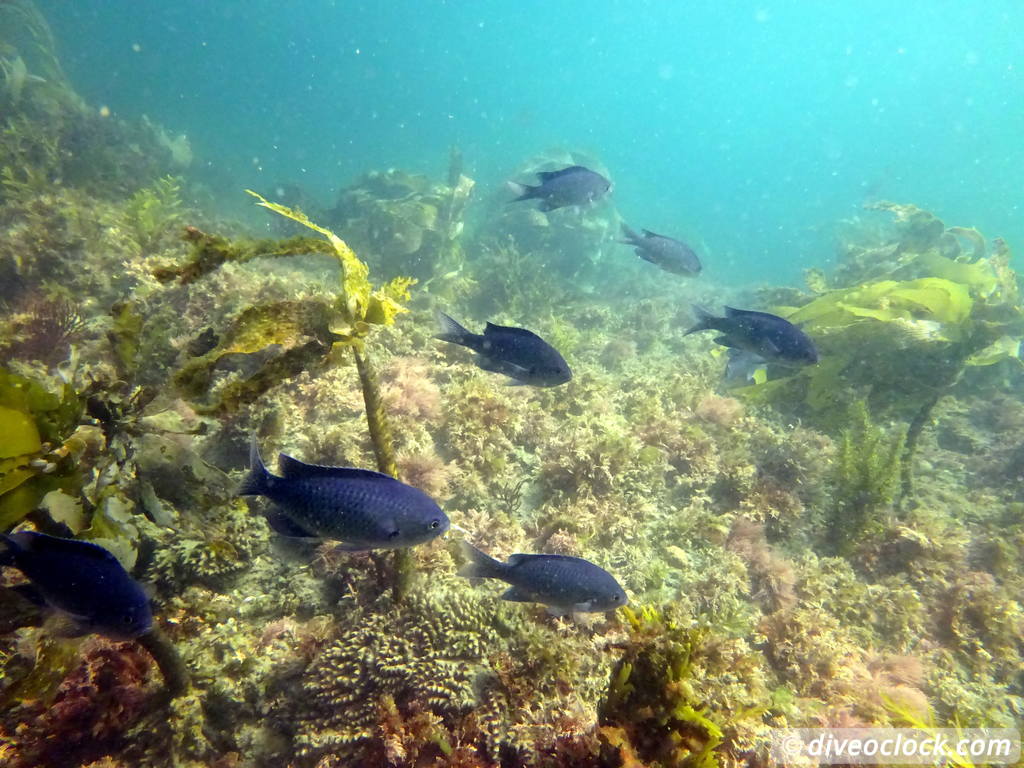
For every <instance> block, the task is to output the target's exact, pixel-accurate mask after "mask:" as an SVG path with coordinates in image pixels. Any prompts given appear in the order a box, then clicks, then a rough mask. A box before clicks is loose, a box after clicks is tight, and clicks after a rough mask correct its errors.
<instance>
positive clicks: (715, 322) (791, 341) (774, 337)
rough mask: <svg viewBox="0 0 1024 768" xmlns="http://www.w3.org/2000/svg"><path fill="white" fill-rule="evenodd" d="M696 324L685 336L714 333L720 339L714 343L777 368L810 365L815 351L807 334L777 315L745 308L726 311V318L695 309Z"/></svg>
mask: <svg viewBox="0 0 1024 768" xmlns="http://www.w3.org/2000/svg"><path fill="white" fill-rule="evenodd" d="M694 311H696V313H697V320H698V322H697V324H696V325H695V326H693V327H692V328H691V329H690V330H688V331H687V332H686V335H689V334H691V333H697V332H698V331H707V330H715V331H718V332H719V333H720V334H721V336H718V337H716V338H715V342H716V343H718V344H722V345H723V346H726V347H733V348H735V349H742V350H744V351H746V352H750V353H753V354H755V355H757V356H758V357H760V358H761V359H762V360H766V361H768V362H770V363H778V364H780V365H790V366H799V365H813V364H814V363H817V362H818V350H817V349H816V348H815V346H814V342H813V341H811V340H810V338H809V337H808V336H807V334H806V333H804V332H803V331H801V330H800V329H799V328H797V327H796V326H795V325H793V324H792V323H791V322H789V321H788V320H786V319H785V318H782V317H779V316H778V315H772V314H769V313H767V312H754V311H751V310H747V309H733V308H732V307H726V308H725V317H717V316H715V315H713V314H711V313H710V312H708V311H707V310H704V309H701V308H700V307H694Z"/></svg>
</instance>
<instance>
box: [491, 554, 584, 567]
mask: <svg viewBox="0 0 1024 768" xmlns="http://www.w3.org/2000/svg"><path fill="white" fill-rule="evenodd" d="M534 559H541V560H562V561H563V562H572V563H588V564H590V565H593V563H591V562H590V561H589V560H584V559H583V558H582V557H574V556H573V555H536V554H531V555H526V554H522V553H516V554H514V555H509V558H508V560H506V561H505V564H506V565H521V564H522V563H524V562H526V561H527V560H534Z"/></svg>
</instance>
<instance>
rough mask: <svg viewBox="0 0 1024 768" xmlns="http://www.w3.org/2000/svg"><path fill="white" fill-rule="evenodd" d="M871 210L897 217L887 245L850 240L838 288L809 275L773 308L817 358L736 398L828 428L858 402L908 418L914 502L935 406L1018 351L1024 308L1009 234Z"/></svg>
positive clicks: (890, 206) (907, 466)
mask: <svg viewBox="0 0 1024 768" xmlns="http://www.w3.org/2000/svg"><path fill="white" fill-rule="evenodd" d="M872 208H874V209H878V210H882V211H887V212H891V213H894V214H895V215H896V227H895V228H894V230H893V235H892V238H893V240H892V242H890V243H886V244H885V245H883V246H876V247H874V248H871V249H869V250H868V251H867V252H866V251H865V250H864V249H856V248H851V249H850V250H849V251H847V253H846V254H845V257H846V262H844V263H843V264H842V265H841V266H840V268H839V269H837V273H836V277H835V281H834V284H833V285H832V286H828V285H827V278H825V277H824V275H823V274H822V273H820V272H814V273H813V274H812V276H811V277H812V279H811V281H810V284H811V285H812V286H814V287H815V288H816V289H817V295H816V296H813V297H811V298H810V299H809V300H806V299H805V303H802V305H801V306H798V307H780V308H778V311H779V312H780V314H782V315H783V316H784V317H786V319H787V320H789V321H790V322H792V323H795V324H798V325H800V326H801V328H802V329H803V330H804V331H805V332H806V333H807V334H808V335H809V336H811V337H812V338H813V339H814V341H815V343H816V344H817V345H818V347H819V350H820V352H821V358H822V362H821V363H819V364H818V365H815V366H810V367H807V368H804V369H802V370H800V371H799V372H798V373H796V374H794V375H788V376H780V377H778V378H770V380H768V381H765V382H763V383H758V384H755V385H753V386H750V387H745V388H741V389H738V390H736V391H735V394H737V395H739V396H742V397H744V398H748V399H751V400H752V401H756V402H770V403H772V404H773V405H775V406H776V407H779V408H784V409H788V410H790V411H792V412H795V413H796V414H799V415H800V416H802V417H804V418H807V419H810V420H812V421H813V422H814V423H817V424H820V425H822V426H825V427H831V428H834V427H836V426H837V425H838V424H840V423H841V421H842V417H843V416H842V405H843V404H844V403H847V402H850V401H851V400H856V399H858V398H863V399H865V401H866V402H867V407H868V408H869V409H870V411H871V412H872V413H874V414H876V416H878V417H882V418H903V419H906V420H907V421H908V422H909V425H908V429H907V436H906V443H905V446H904V455H903V474H902V480H901V483H902V489H901V494H902V496H903V497H904V498H906V499H909V498H910V497H911V495H912V493H913V457H914V453H915V451H916V449H917V446H918V442H919V439H920V435H921V432H922V430H923V429H924V428H925V426H926V425H927V424H928V422H929V420H930V418H931V415H932V412H933V410H934V409H935V407H936V405H937V404H938V403H939V401H940V400H941V399H942V397H944V396H945V395H947V394H949V393H950V392H951V391H952V390H953V388H954V387H955V386H956V385H957V384H959V383H960V382H961V380H962V379H963V378H964V376H965V375H967V374H968V373H969V372H970V371H971V369H972V368H976V367H978V366H988V365H992V364H995V363H997V362H1000V361H1002V360H1007V359H1012V358H1014V357H1015V355H1016V344H1015V342H1014V340H1015V339H1018V338H1020V337H1021V336H1024V311H1022V309H1021V306H1020V292H1019V287H1018V281H1017V276H1016V274H1015V273H1014V271H1013V270H1012V269H1011V268H1010V266H1009V264H1010V252H1009V249H1008V247H1007V246H1006V244H1005V243H1004V242H1003V241H1002V240H996V241H994V243H993V244H992V246H991V249H989V248H987V247H986V244H985V241H984V239H983V238H982V236H981V235H980V234H979V233H978V232H977V231H975V230H966V229H963V228H957V227H954V228H946V227H945V225H943V224H942V222H941V221H939V220H938V219H936V218H935V217H934V216H932V215H931V214H930V213H927V212H925V211H922V210H921V209H919V208H917V207H915V206H912V205H896V204H894V203H884V202H883V203H875V204H873V206H872ZM964 243H966V245H964ZM794 298H795V297H794Z"/></svg>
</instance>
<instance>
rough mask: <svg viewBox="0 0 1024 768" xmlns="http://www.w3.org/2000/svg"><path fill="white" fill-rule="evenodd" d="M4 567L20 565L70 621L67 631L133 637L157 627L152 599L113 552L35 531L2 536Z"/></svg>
mask: <svg viewBox="0 0 1024 768" xmlns="http://www.w3.org/2000/svg"><path fill="white" fill-rule="evenodd" d="M0 565H7V566H10V567H12V568H17V569H18V570H19V571H21V572H22V573H23V574H25V576H26V577H27V578H28V580H29V582H30V586H31V589H32V591H34V593H35V594H36V595H37V596H38V597H39V598H41V600H42V601H43V602H44V603H45V604H46V605H47V606H49V607H51V608H53V609H55V610H56V611H58V613H59V614H61V616H62V618H63V619H65V620H66V621H65V626H64V627H62V628H61V634H66V635H69V636H78V635H85V634H89V633H93V632H95V633H96V634H99V635H105V636H106V637H109V638H111V639H114V640H130V639H132V638H136V637H139V636H141V635H144V634H146V633H147V632H149V631H150V630H151V629H152V628H153V613H152V610H151V609H150V606H149V597H148V596H147V595H146V592H145V591H144V590H143V588H142V585H140V584H139V583H138V582H137V581H135V580H134V579H133V578H132V577H131V576H130V575H128V572H127V571H125V569H124V568H123V567H122V565H121V563H120V562H118V560H117V558H116V557H114V556H113V555H112V554H111V553H110V552H109V551H107V550H106V549H104V548H103V547H101V546H99V545H98V544H93V543H92V542H89V541H80V540H78V539H61V538H58V537H56V536H47V535H46V534H44V533H36V532H35V531H17V532H16V533H11V534H7V535H2V534H0Z"/></svg>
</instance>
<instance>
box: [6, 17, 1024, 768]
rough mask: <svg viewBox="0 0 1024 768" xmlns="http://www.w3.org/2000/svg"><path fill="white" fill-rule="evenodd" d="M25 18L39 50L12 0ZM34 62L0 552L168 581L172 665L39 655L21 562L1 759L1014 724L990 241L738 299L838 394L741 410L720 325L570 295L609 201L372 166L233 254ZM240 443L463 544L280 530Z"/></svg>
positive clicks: (18, 129)
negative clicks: (488, 348)
mask: <svg viewBox="0 0 1024 768" xmlns="http://www.w3.org/2000/svg"><path fill="white" fill-rule="evenodd" d="M2 14H8V15H11V14H21V15H20V16H17V18H18V19H20V21H19V23H22V24H29V26H28V27H26V28H25V29H26V30H27V32H26V34H29V35H30V36H31V37H32V39H33V40H45V38H46V30H45V22H43V21H42V20H41V17H39V16H38V15H36V14H34V13H33V9H32V6H31V5H30V4H28V3H24V2H16V3H3V4H0V15H2ZM11 17H12V18H13V16H11ZM33 25H34V26H33ZM40 25H43V26H40ZM13 46H14V43H13V42H11V43H9V44H8V45H7V47H3V48H0V56H2V61H3V62H4V68H3V71H4V73H5V78H6V79H5V90H3V91H0V99H4V100H5V101H4V102H3V104H4V105H5V107H6V108H5V109H3V110H2V111H0V170H2V176H0V179H2V185H0V301H2V302H3V303H2V304H0V329H2V333H0V364H2V368H0V523H2V524H3V530H4V531H9V530H11V529H12V528H15V527H27V528H34V529H36V530H41V531H46V532H51V533H55V534H58V535H71V536H76V537H79V538H83V539H88V540H91V541H94V542H97V543H101V544H102V545H103V546H105V547H107V548H108V549H109V550H110V551H111V552H113V553H114V554H115V555H116V556H117V558H118V559H119V560H120V561H121V562H122V564H123V565H124V566H125V567H126V568H127V569H128V570H130V571H131V572H133V573H134V574H135V575H136V576H138V577H139V578H140V579H142V580H144V581H147V582H149V583H150V584H152V585H153V588H154V590H155V594H154V597H153V604H154V609H155V613H156V618H157V623H158V625H159V630H160V632H161V633H162V636H163V637H164V638H165V640H166V646H152V647H151V645H150V644H148V643H139V642H136V641H120V642H114V641H111V640H106V639H103V638H100V637H96V636H91V637H88V638H85V639H74V640H67V639H61V638H58V637H55V636H54V635H53V634H52V633H51V632H50V630H49V629H48V627H47V624H46V617H45V615H40V612H39V610H38V608H37V607H35V606H33V605H32V604H30V603H27V602H26V601H24V600H22V599H21V598H20V597H19V594H18V592H17V591H16V590H14V589H11V588H12V587H16V586H17V585H18V583H19V577H18V575H17V573H16V572H15V571H13V570H9V569H4V570H3V572H2V574H0V576H2V586H3V589H2V590H0V609H2V618H3V622H2V626H0V629H2V630H3V632H4V634H3V635H2V636H0V670H2V673H0V674H2V677H0V758H2V759H0V762H3V763H4V764H8V765H13V766H30V765H44V764H54V765H57V764H59V765H68V766H78V765H81V766H109V767H110V768H113V767H114V766H121V765H123V766H128V765H131V766H164V765H176V766H196V767H198V766H250V767H252V768H258V767H260V766H266V767H269V766H281V765H289V766H295V768H305V767H309V768H329V767H330V766H347V765H357V764H358V765H389V766H448V765H450V766H464V767H469V766H497V765H502V766H633V767H638V766H651V768H654V767H655V766H661V767H663V768H668V767H670V766H699V767H701V768H710V767H711V766H734V765H766V764H767V750H768V746H769V743H770V735H771V729H772V728H774V727H782V726H789V727H794V726H814V725H835V726H854V725H915V726H916V725H918V724H921V723H933V724H937V725H953V724H956V725H959V726H964V727H966V726H1006V727H1010V726H1012V725H1013V724H1014V723H1015V722H1018V721H1019V718H1020V713H1021V711H1022V710H1024V689H1022V687H1021V686H1022V682H1021V675H1020V669H1021V664H1022V658H1024V648H1022V641H1021V637H1022V631H1024V612H1022V610H1021V605H1020V602H1019V596H1020V595H1021V594H1022V590H1024V566H1022V562H1024V499H1022V498H1021V491H1020V483H1019V480H1020V475H1021V467H1022V463H1024V462H1022V456H1024V452H1022V446H1021V443H1020V427H1021V425H1022V424H1024V403H1022V402H1021V399H1020V396H1019V393H1020V391H1021V388H1020V384H1021V370H1020V368H1021V364H1020V359H1019V343H1020V337H1021V336H1022V335H1024V314H1022V311H1021V306H1020V294H1019V279H1018V277H1017V275H1016V274H1015V273H1014V271H1013V270H1012V268H1011V265H1010V255H1009V248H1008V246H1007V245H1006V244H1005V243H1003V242H1002V241H999V240H994V241H989V240H987V239H985V237H983V236H982V235H981V234H980V233H977V232H976V231H974V230H970V229H963V228H958V227H948V226H947V225H946V224H945V223H943V222H941V221H940V220H939V219H937V218H936V217H935V216H933V215H932V214H930V213H928V212H926V211H923V210H920V209H918V208H916V207H914V206H912V205H902V204H901V205H896V204H890V203H885V204H881V203H877V204H874V205H873V209H872V210H868V211H865V212H864V215H863V217H862V218H861V219H859V220H857V221H854V222H847V223H845V224H844V225H843V227H842V228H841V230H840V238H839V252H838V254H837V266H836V267H835V268H834V269H832V270H830V271H829V272H828V273H825V272H822V271H819V270H812V271H810V272H809V273H808V275H807V286H806V287H805V288H799V289H798V288H787V287H781V288H767V287H766V288H764V289H762V290H760V291H757V292H755V293H754V294H753V295H748V296H743V297H739V299H741V300H742V301H744V302H746V305H749V306H758V307H761V308H764V309H767V310H769V311H773V312H777V313H779V314H783V315H785V316H787V317H789V318H790V319H791V320H794V321H800V322H802V323H803V324H804V328H805V329H806V330H807V332H808V333H809V334H810V335H811V336H812V337H813V338H814V339H815V341H816V342H818V343H819V345H820V348H821V351H822V363H821V364H820V365H818V366H816V367H813V368H807V369H802V370H801V371H799V372H796V373H794V372H792V371H789V370H782V369H773V368H772V367H769V368H768V369H767V370H766V371H764V372H762V374H761V375H760V376H758V377H756V378H755V380H754V381H753V382H752V383H743V384H742V385H740V386H737V385H735V384H730V383H725V382H724V381H723V376H722V372H723V368H724V364H725V362H724V359H723V358H722V356H720V355H719V354H718V352H717V351H716V350H715V348H714V345H713V343H712V342H711V341H710V340H709V339H702V338H699V337H695V336H685V335H684V333H685V330H686V328H687V327H688V325H689V316H688V313H687V311H686V310H685V309H680V307H682V306H684V305H685V303H686V301H687V300H691V299H697V298H700V299H702V300H703V301H705V302H706V301H709V300H710V301H722V300H725V299H729V300H730V301H734V300H736V299H737V297H736V296H734V295H727V294H726V291H725V290H724V289H718V288H715V287H714V286H710V287H709V286H700V285H694V284H691V283H687V282H682V281H681V282H679V283H673V282H670V281H668V280H664V279H660V280H657V279H653V278H651V279H648V277H649V276H643V275H641V276H640V277H639V278H638V283H637V285H638V286H641V287H642V288H643V298H641V299H637V298H636V297H635V296H630V297H624V296H616V295H615V292H614V291H607V292H606V291H598V292H597V293H593V292H587V291H582V290H580V286H581V285H582V284H585V283H586V282H587V281H588V280H591V279H592V278H593V276H594V275H595V274H597V273H598V271H599V270H603V269H607V267H608V264H611V263H614V260H615V259H618V258H621V259H622V260H623V262H624V269H639V267H638V266H637V265H635V264H634V263H633V258H634V257H632V256H631V255H630V254H629V253H628V250H627V249H626V248H625V247H624V246H623V247H621V249H620V247H619V246H615V245H612V244H609V242H608V241H609V238H610V235H611V234H612V233H614V232H616V231H617V228H618V221H619V219H618V215H617V214H616V213H615V212H614V210H613V208H612V207H611V205H610V204H607V207H606V208H599V209H597V210H590V211H582V212H572V211H555V212H552V213H551V214H547V215H545V214H542V213H540V212H537V211H533V212H530V211H526V210H525V209H519V210H503V211H501V212H500V213H498V212H497V211H496V210H495V209H494V207H493V206H489V204H488V203H487V202H486V201H481V202H479V209H478V210H476V211H474V205H477V201H476V200H475V199H474V198H473V197H472V194H471V193H472V192H473V190H474V184H473V182H472V180H470V179H468V178H467V177H466V176H465V174H463V172H462V167H461V164H460V158H459V157H458V155H457V153H454V154H453V156H452V158H451V171H450V173H449V175H448V178H447V179H445V180H444V181H437V182H435V181H431V180H428V179H425V178H422V177H417V176H412V175H409V174H406V173H404V172H401V171H397V170H393V169H392V170H385V171H379V172H368V173H367V174H366V175H365V176H364V177H362V178H361V179H360V180H358V181H356V182H355V183H354V184H352V185H349V186H347V187H346V188H345V190H344V191H343V192H342V193H341V194H340V196H339V198H338V201H337V202H336V204H335V205H334V206H333V207H331V206H329V205H328V206H324V207H322V208H319V209H318V208H317V207H315V206H311V207H308V208H307V210H310V211H314V213H313V214H312V216H311V217H310V218H306V216H305V215H304V214H301V213H299V212H298V211H297V210H296V209H294V208H286V207H284V205H279V204H278V202H290V201H271V200H267V199H263V198H259V201H260V204H262V205H263V206H264V208H268V209H269V211H270V213H272V214H273V215H274V216H275V218H276V219H280V220H281V222H283V224H284V227H283V228H282V229H280V230H279V232H280V234H281V237H280V238H274V239H258V238H253V237H249V236H247V234H246V232H247V225H245V224H242V223H238V222H227V221H222V220H220V219H219V218H218V217H217V214H216V212H215V211H212V210H198V209H197V206H196V205H195V204H194V203H192V202H189V201H191V200H194V199H196V197H195V195H194V194H193V193H192V191H191V188H190V181H189V177H188V171H187V168H186V167H185V165H184V164H183V161H184V159H185V153H184V152H183V150H182V147H181V143H180V142H177V143H175V141H173V140H170V139H168V137H167V133H166V132H165V131H163V130H162V129H159V128H158V127H156V126H154V125H153V124H151V123H148V122H143V121H140V122H137V123H131V122H120V121H117V120H114V119H113V118H110V117H109V116H101V115H100V114H99V113H98V112H97V110H95V109H92V108H90V107H89V106H88V105H85V104H84V103H82V101H81V99H79V98H78V97H77V96H76V95H75V94H74V92H73V90H72V89H71V87H70V85H69V84H67V81H66V79H60V78H58V77H56V75H55V70H52V69H51V70H47V73H46V81H47V87H46V88H43V87H42V86H41V85H39V84H38V83H37V82H36V81H35V80H33V79H31V78H28V77H26V72H27V73H35V72H42V71H43V70H41V69H36V68H37V67H42V66H44V65H45V64H44V63H39V62H37V63H32V62H31V61H29V60H28V57H27V56H21V57H20V60H21V64H17V63H16V62H17V61H18V60H19V56H20V54H19V53H18V51H17V50H15V48H14V47H13ZM53 61H54V62H55V61H56V59H55V58H54V60H53ZM26 62H27V63H26ZM46 66H50V67H51V68H52V67H53V66H54V63H53V62H51V63H50V64H49V65H46ZM22 67H25V68H26V70H25V72H23V70H22ZM58 89H61V90H58ZM69 143H73V145H74V146H75V147H76V151H75V153H73V154H74V156H75V157H76V158H77V159H76V160H75V165H74V167H65V164H66V163H68V162H71V161H70V160H69V159H68V158H69V154H68V153H66V152H63V151H60V148H62V147H65V146H69ZM175 147H176V148H177V150H176V151H175ZM556 161H557V162H564V158H561V157H551V158H540V159H538V160H537V161H533V162H531V163H530V164H528V166H524V168H523V171H524V173H525V172H526V171H529V170H535V169H537V168H542V167H547V166H546V165H545V164H546V163H554V162H556ZM113 168H116V169H118V170H117V171H116V172H114V171H113V170H112V169H113ZM239 194H240V195H241V194H243V191H242V190H239ZM257 197H258V196H257ZM471 213H475V214H478V216H477V218H475V219H474V218H473V216H471V215H470V214H471ZM542 219H543V221H542ZM249 228H250V229H251V223H250V225H249ZM595 243H600V244H601V247H600V248H599V249H596V250H595V248H593V247H591V246H592V245H593V244H595ZM620 250H621V251H622V252H621V253H619V251H620ZM582 251H585V252H586V258H585V259H584V258H582V257H581V253H582ZM551 253H557V254H558V258H557V259H553V260H552V259H549V255H550V254H551ZM627 264H628V265H629V266H628V268H627V267H625V265H627ZM58 276H59V279H57V278H58ZM436 308H444V309H445V311H450V312H451V313H453V314H455V315H457V316H459V317H460V318H465V319H466V320H467V323H468V324H469V325H471V326H472V327H478V326H482V324H483V322H484V321H485V320H490V321H493V322H498V323H506V324H521V325H529V327H530V328H531V329H533V330H536V331H537V332H538V333H541V334H542V335H543V336H544V338H546V339H548V340H549V341H551V342H552V344H554V345H555V346H556V347H557V348H558V349H559V350H560V351H562V352H563V354H565V356H566V357H567V359H569V360H570V361H571V364H572V367H573V371H574V377H573V379H572V381H571V382H569V383H567V384H565V385H563V386H561V387H558V388H556V389H528V388H524V387H516V388H509V387H506V386H504V384H503V383H502V382H501V380H500V378H499V377H497V376H495V375H494V374H491V373H487V372H485V371H482V370H480V369H479V368H477V367H476V366H474V365H473V364H472V361H471V359H470V356H469V354H468V353H465V352H464V351H462V350H459V349H446V348H445V345H441V344H437V343H434V342H433V341H432V340H431V336H432V334H433V333H434V330H433V320H432V313H433V311H434V310H435V309H436ZM865 361H868V363H865ZM851 404H852V405H851ZM254 432H255V433H257V435H258V437H259V439H260V441H261V443H262V444H263V445H264V446H265V451H266V452H267V455H268V456H269V455H271V449H273V450H274V451H277V450H280V451H283V452H286V453H289V454H291V455H294V456H297V457H301V458H302V459H303V460H306V461H309V462H315V463H321V464H338V465H351V466H361V467H377V468H380V469H382V470H384V471H389V472H391V473H392V474H397V475H398V476H399V477H401V478H402V479H404V480H406V481H407V482H409V483H411V484H413V485H416V486H418V487H420V488H422V489H424V490H425V491H427V492H428V493H429V494H430V495H432V496H433V497H435V498H436V499H437V500H438V501H439V502H440V503H441V504H442V506H443V507H444V509H445V511H446V512H447V514H448V515H449V516H450V518H451V519H452V521H453V523H455V524H456V525H457V526H459V528H460V529H461V530H462V531H466V532H468V533H455V532H453V533H452V534H451V535H450V536H449V537H448V539H447V540H437V541H434V542H432V543H430V544H427V545H423V546H420V547H417V548H415V549H413V550H412V551H411V552H408V553H404V554H402V555H395V554H392V553H388V552H383V553H376V552H375V553H350V552H344V551H341V550H339V549H338V548H336V547H335V546H334V545H333V544H331V543H330V542H326V543H313V544H311V543H309V542H302V541H298V542H297V541H293V540H288V539H285V538H282V537H280V536H277V535H276V534H275V533H273V532H272V531H271V529H270V527H269V526H268V523H267V521H266V520H265V519H264V516H263V514H262V513H263V512H264V511H265V508H264V506H263V505H262V504H261V503H260V502H252V503H248V502H243V501H241V500H239V499H237V498H236V497H235V496H234V492H235V488H236V485H237V482H238V478H239V477H240V476H241V473H242V470H243V469H244V467H245V464H246V461H247V445H248V440H249V437H250V435H251V434H252V433H254ZM462 535H468V536H469V537H471V539H472V540H473V541H474V543H476V544H478V545H479V546H481V547H483V548H484V549H486V550H487V551H489V552H491V553H492V554H493V555H494V556H496V557H506V556H507V555H509V554H512V553H514V552H547V553H553V554H567V555H576V556H581V557H586V558H587V559H589V560H591V561H593V562H595V563H597V564H599V565H600V566H602V567H604V568H606V569H608V570H609V571H611V572H613V573H614V574H615V575H616V576H617V578H618V579H619V581H620V582H621V583H622V584H623V586H624V587H625V588H626V590H627V592H628V594H629V596H630V601H631V605H630V606H629V607H627V608H625V609H623V610H620V611H618V612H617V613H615V614H611V615H601V614H599V615H597V616H591V617H590V618H576V619H570V618H556V617H552V616H549V615H547V614H546V613H545V612H544V611H543V609H541V608H539V607H536V606H532V605H529V604H519V603H504V602H502V601H501V600H500V599H499V598H498V595H499V592H498V588H497V587H496V586H495V585H493V584H490V583H485V584H480V585H476V584H471V583H469V582H468V581H466V580H463V579H460V578H457V577H456V576H455V571H456V570H457V568H458V566H459V556H458V555H457V554H456V553H457V548H456V547H455V546H454V543H453V541H452V539H453V538H454V537H456V536H462ZM161 647H163V650H161ZM168 649H170V650H168ZM175 663H180V664H181V665H182V667H183V669H184V670H186V671H187V678H188V680H187V682H185V683H182V684H181V685H180V686H177V687H176V686H174V685H172V686H171V688H172V689H173V690H169V689H168V684H169V683H174V682H175V676H174V664H175ZM182 680H184V677H182V678H181V679H178V680H177V682H178V683H181V682H182Z"/></svg>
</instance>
